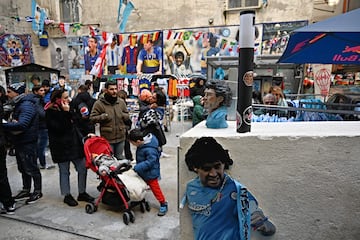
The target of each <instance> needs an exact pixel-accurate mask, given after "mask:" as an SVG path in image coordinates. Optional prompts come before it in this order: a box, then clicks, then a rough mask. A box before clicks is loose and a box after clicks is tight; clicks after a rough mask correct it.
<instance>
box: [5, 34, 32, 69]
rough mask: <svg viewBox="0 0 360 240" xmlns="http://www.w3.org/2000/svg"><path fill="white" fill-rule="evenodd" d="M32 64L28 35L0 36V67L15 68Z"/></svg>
mask: <svg viewBox="0 0 360 240" xmlns="http://www.w3.org/2000/svg"><path fill="white" fill-rule="evenodd" d="M32 62H33V56H32V51H31V37H30V35H28V34H23V35H15V34H4V35H2V36H0V66H3V67H16V66H21V65H24V64H28V63H32Z"/></svg>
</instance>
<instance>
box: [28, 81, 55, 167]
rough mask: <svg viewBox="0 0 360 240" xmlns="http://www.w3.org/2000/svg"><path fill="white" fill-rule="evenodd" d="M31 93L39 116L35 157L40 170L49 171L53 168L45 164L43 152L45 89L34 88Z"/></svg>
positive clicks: (46, 140) (45, 141)
mask: <svg viewBox="0 0 360 240" xmlns="http://www.w3.org/2000/svg"><path fill="white" fill-rule="evenodd" d="M32 92H33V94H34V95H35V96H34V97H35V98H36V100H37V105H36V111H37V112H38V114H39V136H38V143H37V157H38V158H39V163H40V169H45V168H46V169H51V168H54V167H55V166H54V165H52V164H47V163H46V156H45V151H46V147H47V145H48V130H47V127H46V120H45V110H44V107H45V102H44V96H45V89H44V87H43V86H40V85H38V86H34V87H33V88H32Z"/></svg>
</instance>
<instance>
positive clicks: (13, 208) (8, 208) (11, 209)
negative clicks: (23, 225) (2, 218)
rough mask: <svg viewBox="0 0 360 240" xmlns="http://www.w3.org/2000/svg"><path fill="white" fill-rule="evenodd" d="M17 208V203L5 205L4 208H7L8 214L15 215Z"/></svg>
mask: <svg viewBox="0 0 360 240" xmlns="http://www.w3.org/2000/svg"><path fill="white" fill-rule="evenodd" d="M15 208H16V206H15V203H13V204H12V205H10V206H9V207H5V206H4V208H3V209H4V210H5V213H6V214H9V215H13V214H15Z"/></svg>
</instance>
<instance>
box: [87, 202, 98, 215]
mask: <svg viewBox="0 0 360 240" xmlns="http://www.w3.org/2000/svg"><path fill="white" fill-rule="evenodd" d="M96 210H97V209H96V207H95V205H94V204H93V203H88V204H86V206H85V212H86V213H88V214H92V213H93V212H96Z"/></svg>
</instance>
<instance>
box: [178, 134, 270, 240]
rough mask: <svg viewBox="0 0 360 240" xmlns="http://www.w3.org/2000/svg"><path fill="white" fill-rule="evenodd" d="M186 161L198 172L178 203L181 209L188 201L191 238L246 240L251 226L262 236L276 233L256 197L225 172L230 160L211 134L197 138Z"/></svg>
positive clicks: (231, 162)
mask: <svg viewBox="0 0 360 240" xmlns="http://www.w3.org/2000/svg"><path fill="white" fill-rule="evenodd" d="M185 163H186V165H187V167H188V169H189V171H192V172H195V173H196V174H197V177H195V178H194V179H192V180H190V181H189V182H188V183H187V185H186V191H185V194H184V197H183V199H182V201H181V204H180V208H183V207H184V206H185V204H187V207H188V210H189V212H190V215H191V219H192V224H193V231H194V232H193V233H194V239H196V240H198V239H232V240H249V239H250V229H251V228H253V229H254V230H257V231H259V232H260V233H261V234H262V235H265V236H271V235H273V234H274V233H275V231H276V228H275V226H274V225H273V224H272V223H271V222H270V220H269V219H268V218H266V217H265V216H264V214H263V212H262V210H261V209H260V208H258V203H257V200H256V199H255V197H254V196H253V195H252V194H251V193H250V192H249V191H248V189H247V188H246V187H245V186H244V185H243V184H241V183H240V182H238V181H237V180H235V179H233V178H231V177H230V175H228V174H227V173H226V172H225V170H227V169H229V168H230V166H231V165H232V164H233V160H232V159H231V157H230V155H229V152H228V150H226V149H224V148H223V147H222V145H221V144H219V143H218V142H217V141H216V140H215V139H214V138H213V137H201V138H199V139H196V141H195V142H194V143H193V145H192V146H191V147H190V149H189V150H188V151H187V152H186V154H185Z"/></svg>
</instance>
